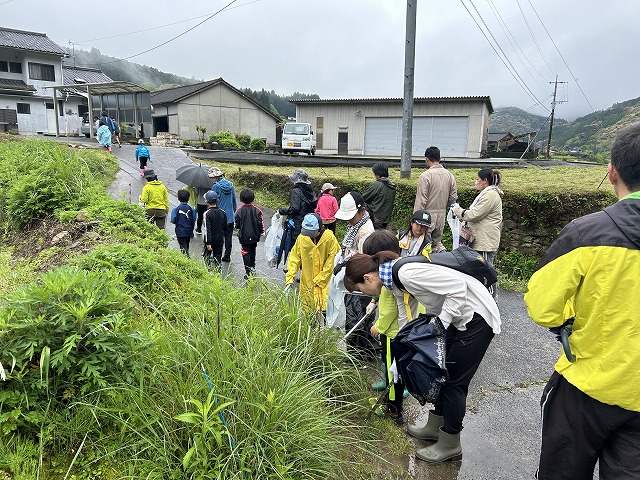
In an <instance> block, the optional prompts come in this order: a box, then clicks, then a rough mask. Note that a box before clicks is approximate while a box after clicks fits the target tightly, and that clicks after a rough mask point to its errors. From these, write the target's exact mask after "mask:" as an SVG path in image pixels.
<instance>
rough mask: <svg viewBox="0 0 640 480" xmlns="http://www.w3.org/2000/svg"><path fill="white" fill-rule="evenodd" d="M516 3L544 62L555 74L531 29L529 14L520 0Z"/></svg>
mask: <svg viewBox="0 0 640 480" xmlns="http://www.w3.org/2000/svg"><path fill="white" fill-rule="evenodd" d="M516 3H517V4H518V8H519V9H520V13H521V14H522V19H523V20H524V23H525V24H526V25H527V28H528V29H529V33H530V34H531V38H533V43H535V45H536V48H537V49H538V52H540V55H541V56H542V59H543V60H544V63H545V64H546V65H547V68H548V69H549V71H550V72H551V74H552V75H555V73H553V69H552V68H551V66H550V65H549V62H547V58H546V57H545V56H544V53H542V49H541V48H540V45H538V41H537V40H536V37H535V35H534V34H533V30H531V26H530V25H529V22H528V21H527V16H526V15H525V14H524V12H523V11H522V7H521V6H520V1H519V0H516Z"/></svg>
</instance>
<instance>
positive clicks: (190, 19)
mask: <svg viewBox="0 0 640 480" xmlns="http://www.w3.org/2000/svg"><path fill="white" fill-rule="evenodd" d="M9 1H13V0H9ZM259 1H260V0H253V1H251V2H247V3H243V4H241V5H236V6H234V7H231V8H227V9H226V10H227V11H229V10H233V9H235V8H240V7H245V6H247V5H250V4H252V3H256V2H259ZM0 5H2V4H1V3H0ZM209 15H211V14H210V13H206V14H204V15H198V16H197V17H192V18H187V19H185V20H178V21H177V22H173V23H167V24H164V25H158V26H157V27H150V28H145V29H144V30H137V31H135V32H127V33H120V34H117V35H109V36H108V37H100V38H91V39H89V40H81V41H79V42H73V43H74V44H75V45H82V44H83V43H89V42H97V41H100V40H109V39H111V38H120V37H126V36H128V35H135V34H137V33H144V32H150V31H152V30H158V29H160V28H165V27H172V26H173V25H179V24H181V23H186V22H191V21H193V20H198V19H199V18H204V17H208V16H209Z"/></svg>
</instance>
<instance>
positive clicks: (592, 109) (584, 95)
mask: <svg viewBox="0 0 640 480" xmlns="http://www.w3.org/2000/svg"><path fill="white" fill-rule="evenodd" d="M528 1H529V5H531V8H532V9H533V12H534V13H535V14H536V17H538V20H539V21H540V24H541V25H542V28H544V31H545V32H547V35H548V36H549V39H550V40H551V43H553V46H554V47H555V48H556V50H557V52H558V55H560V58H561V59H562V61H563V62H564V65H565V66H566V67H567V70H569V73H570V74H571V78H573V81H574V82H576V85H577V86H578V88H579V89H580V93H582V96H583V97H584V99H585V100H586V101H587V104H589V107H590V108H591V111H592V112H593V113H596V111H595V109H594V108H593V105H591V102H590V101H589V99H588V98H587V95H586V94H585V93H584V90H582V87H581V86H580V84H579V83H578V80H577V79H576V77H575V75H574V74H573V72H572V71H571V68H569V65H568V64H567V61H566V60H565V59H564V56H563V55H562V53H561V52H560V49H559V48H558V46H557V45H556V42H554V41H553V38H551V34H550V33H549V30H547V27H546V26H545V24H544V22H543V21H542V19H541V18H540V15H538V12H537V11H536V9H535V8H534V6H533V4H532V3H531V0H528ZM596 118H597V119H598V121H600V119H599V118H598V114H597V113H596Z"/></svg>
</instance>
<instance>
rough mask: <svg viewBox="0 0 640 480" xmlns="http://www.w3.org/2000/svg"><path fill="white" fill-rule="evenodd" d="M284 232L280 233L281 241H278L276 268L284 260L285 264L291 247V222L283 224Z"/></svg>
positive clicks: (287, 221)
mask: <svg viewBox="0 0 640 480" xmlns="http://www.w3.org/2000/svg"><path fill="white" fill-rule="evenodd" d="M283 227H284V232H282V239H281V240H280V248H278V258H277V259H276V268H278V267H279V266H280V262H281V261H282V260H284V262H285V264H286V263H287V257H288V256H289V252H290V251H291V248H292V247H293V229H294V228H295V225H294V223H293V220H291V219H289V220H286V221H285V222H284V225H283Z"/></svg>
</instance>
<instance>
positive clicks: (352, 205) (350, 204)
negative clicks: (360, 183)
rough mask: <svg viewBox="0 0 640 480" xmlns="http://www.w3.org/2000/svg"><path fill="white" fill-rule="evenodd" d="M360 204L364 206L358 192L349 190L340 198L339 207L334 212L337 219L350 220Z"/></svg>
mask: <svg viewBox="0 0 640 480" xmlns="http://www.w3.org/2000/svg"><path fill="white" fill-rule="evenodd" d="M362 206H364V198H362V195H360V194H359V193H358V192H349V193H347V194H346V195H345V196H344V197H342V198H341V199H340V209H339V210H338V211H337V212H336V218H337V219H339V220H351V219H352V218H353V217H355V216H356V213H358V209H359V208H360V207H362Z"/></svg>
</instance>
